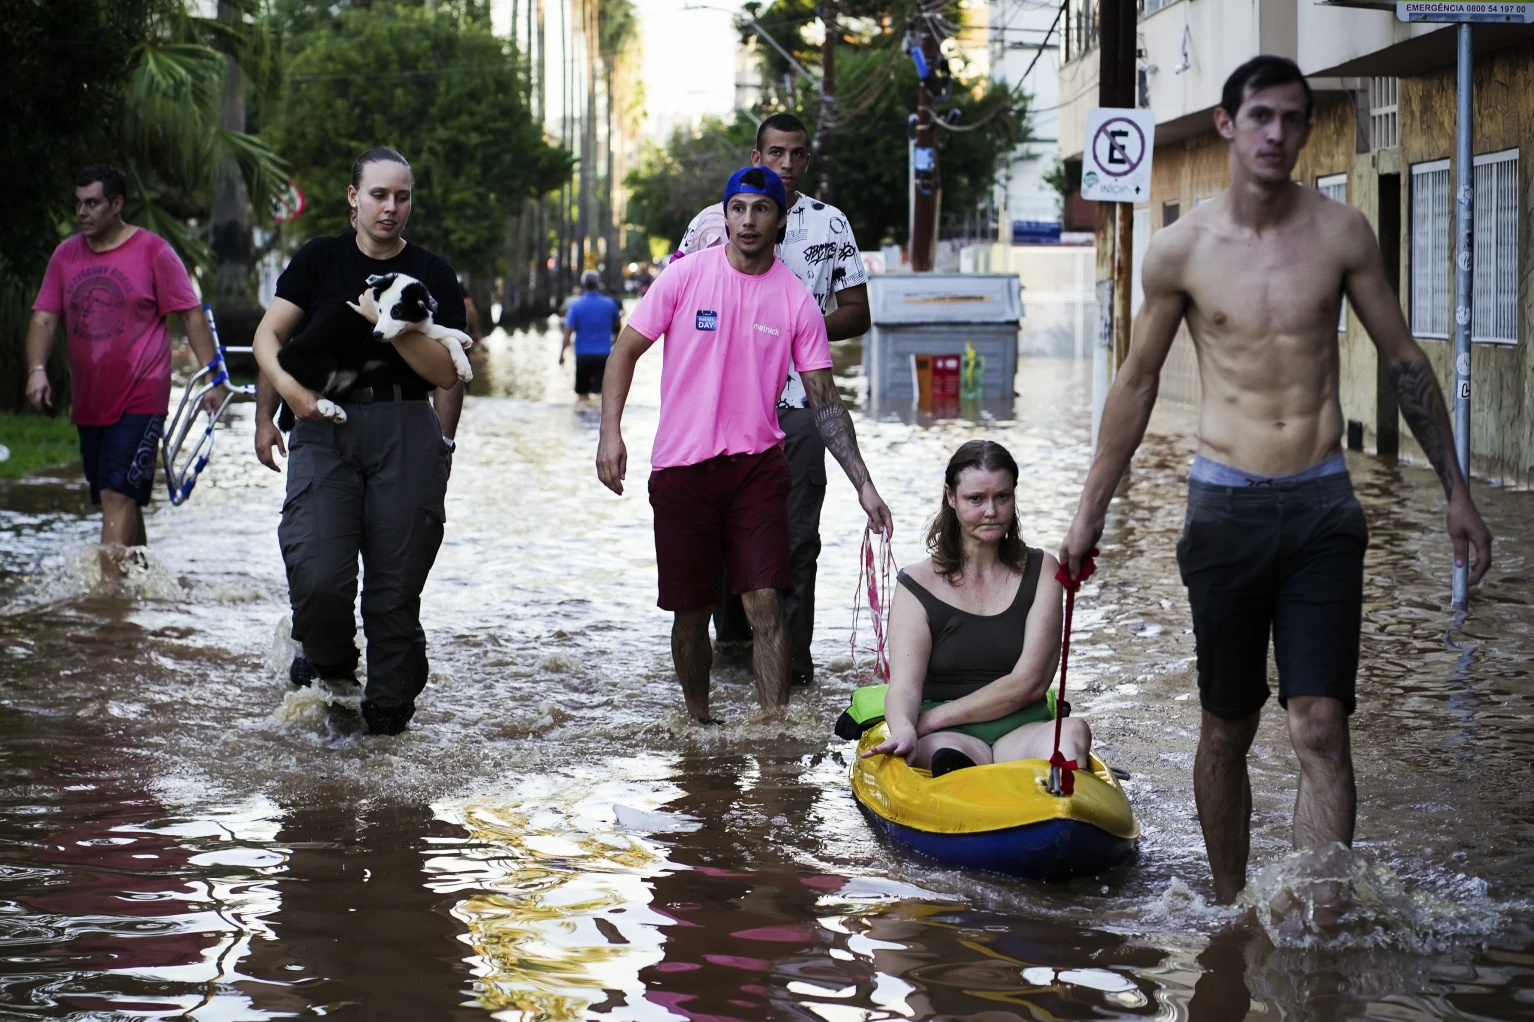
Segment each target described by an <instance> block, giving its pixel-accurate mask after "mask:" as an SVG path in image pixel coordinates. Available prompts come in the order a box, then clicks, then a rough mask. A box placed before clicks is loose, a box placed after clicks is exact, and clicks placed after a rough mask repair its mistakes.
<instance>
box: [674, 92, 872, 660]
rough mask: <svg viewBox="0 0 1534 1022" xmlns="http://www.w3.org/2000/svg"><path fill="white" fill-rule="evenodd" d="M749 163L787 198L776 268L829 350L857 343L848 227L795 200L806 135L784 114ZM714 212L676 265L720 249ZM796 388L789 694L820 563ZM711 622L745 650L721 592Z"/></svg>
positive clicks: (738, 618)
mask: <svg viewBox="0 0 1534 1022" xmlns="http://www.w3.org/2000/svg"><path fill="white" fill-rule="evenodd" d="M751 162H752V163H754V164H757V165H759V166H763V167H768V168H770V169H771V170H773V171H776V172H777V175H778V176H779V177H780V178H782V179H783V184H784V186H785V187H786V188H787V189H788V204H789V210H788V227H787V230H786V233H785V234H784V237H783V243H782V244H781V245H779V246H778V250H777V251H778V258H779V259H781V260H783V262H784V264H785V265H787V266H788V268H789V269H790V270H792V271H793V272H794V274H795V275H796V276H797V277H798V278H799V280H800V281H801V282H802V283H803V284H804V286H805V287H807V288H809V289H810V293H811V294H813V295H814V296H815V301H816V303H817V304H818V305H819V306H820V311H821V314H822V315H824V316H825V318H826V335H827V337H828V339H830V340H832V341H840V340H845V339H847V338H849V337H857V336H859V335H861V334H863V333H864V332H865V331H867V330H868V274H867V272H866V271H865V270H864V269H863V260H862V258H861V257H860V256H859V254H858V243H857V240H856V239H855V238H853V236H852V225H851V224H850V223H849V222H848V220H847V216H846V214H845V213H843V212H842V211H841V210H839V209H837V208H836V207H835V206H832V205H830V204H829V203H825V202H820V201H818V200H816V199H814V198H812V197H811V196H808V195H801V194H800V193H799V191H798V185H799V180H800V178H801V177H803V175H804V172H805V171H806V170H808V169H809V165H810V135H809V132H808V131H807V130H806V129H805V127H804V123H803V122H802V121H800V120H799V118H797V117H795V116H794V115H793V114H774V115H773V116H771V117H769V118H767V119H766V120H765V121H763V122H762V124H761V127H759V128H757V130H756V148H755V149H754V150H752V152H751ZM723 222H724V211H723V208H722V206H719V205H715V206H710V207H708V208H707V209H705V210H703V211H702V212H700V213H699V214H698V215H697V216H695V217H693V220H692V223H690V224H688V225H687V233H686V234H685V235H683V236H682V245H681V249H680V251H681V252H682V253H683V254H684V255H686V254H688V253H692V252H696V251H698V250H700V249H704V248H708V247H710V246H711V245H714V244H723V242H724V238H723V231H722V230H719V229H717V228H718V227H719V225H721V224H722V223H723ZM805 404H806V401H805V394H804V385H803V384H802V383H800V382H799V374H798V372H796V371H795V370H794V369H793V368H792V367H790V369H789V371H788V381H787V385H786V386H785V387H784V388H783V395H782V396H781V397H780V398H779V399H778V425H779V426H780V427H781V428H782V430H783V432H784V434H785V441H784V443H785V447H786V453H787V455H788V467H789V474H790V477H791V480H792V481H791V484H790V485H791V489H790V490H789V494H788V543H789V564H790V566H791V568H792V570H793V576H794V591H793V593H792V594H791V595H790V596H789V597H788V599H787V600H786V601H785V602H784V608H783V609H784V611H785V613H786V615H787V618H788V628H789V642H790V647H791V648H790V660H789V667H790V678H791V680H792V682H793V683H794V684H796V685H805V684H808V683H809V682H810V681H811V680H812V679H813V678H814V676H815V665H814V663H813V661H811V659H810V638H811V636H812V635H813V633H814V630H815V562H816V561H817V560H818V559H819V557H820V506H821V504H822V503H824V501H825V497H826V449H825V445H824V444H822V443H821V441H820V433H819V432H818V431H817V430H816V428H815V422H814V419H813V416H812V413H811V412H810V411H809V409H807V408H806V407H805ZM723 592H724V594H726V595H725V596H724V598H723V599H722V601H721V605H720V607H719V609H718V610H717V611H716V612H715V614H714V630H715V633H716V635H717V637H718V639H719V642H720V643H729V642H745V641H747V640H749V639H750V637H751V630H750V627H749V626H748V625H747V624H746V621H745V614H744V612H743V611H742V610H741V607H740V600H739V599H738V598H734V599H731V598H730V597H729V596H728V595H727V594H728V593H729V587H728V586H725V587H724V589H723Z"/></svg>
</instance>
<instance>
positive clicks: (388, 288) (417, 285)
mask: <svg viewBox="0 0 1534 1022" xmlns="http://www.w3.org/2000/svg"><path fill="white" fill-rule="evenodd" d="M368 286H369V287H371V288H372V289H373V303H374V304H375V305H377V306H378V322H377V323H375V324H374V325H373V340H375V341H392V340H394V338H396V337H398V336H399V335H400V334H402V333H404V332H405V331H406V330H419V329H421V328H422V327H425V326H427V325H429V324H430V323H431V322H432V316H433V315H434V314H435V313H436V311H437V300H436V299H435V298H433V297H432V296H431V292H430V291H428V290H427V289H426V285H425V284H422V283H421V282H420V281H419V280H416V279H415V278H414V277H408V276H406V275H405V274H403V273H389V274H385V275H384V276H381V277H369V278H368Z"/></svg>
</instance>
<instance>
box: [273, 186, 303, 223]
mask: <svg viewBox="0 0 1534 1022" xmlns="http://www.w3.org/2000/svg"><path fill="white" fill-rule="evenodd" d="M303 212H304V193H303V192H301V191H299V189H298V185H296V184H294V183H293V182H292V181H289V182H288V183H287V187H285V188H283V190H282V191H280V192H278V193H277V194H276V196H274V197H273V198H272V219H273V220H275V221H277V222H278V223H279V224H286V223H291V222H292V221H294V220H297V219H298V218H299V217H300V216H302V215H303Z"/></svg>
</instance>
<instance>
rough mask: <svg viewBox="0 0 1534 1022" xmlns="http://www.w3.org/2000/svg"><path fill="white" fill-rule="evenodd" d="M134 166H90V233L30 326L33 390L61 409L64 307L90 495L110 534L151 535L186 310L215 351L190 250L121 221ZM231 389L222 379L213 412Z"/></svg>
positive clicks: (134, 540) (65, 252)
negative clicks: (174, 337) (55, 364)
mask: <svg viewBox="0 0 1534 1022" xmlns="http://www.w3.org/2000/svg"><path fill="white" fill-rule="evenodd" d="M127 183H128V182H127V178H126V177H125V176H124V175H123V173H122V171H120V170H117V169H116V168H114V167H108V166H104V165H100V164H98V165H96V166H93V167H87V168H86V169H85V170H84V171H82V172H81V173H80V176H79V178H77V179H76V181H75V185H76V187H75V221H76V222H77V223H78V224H79V225H80V233H79V234H76V235H74V236H72V237H71V238H69V239H68V240H67V241H65V242H63V243H62V244H61V245H59V247H58V248H56V249H54V251H53V257H52V258H51V259H49V260H48V271H47V273H46V275H44V277H43V286H42V288H41V289H40V290H39V291H38V293H37V301H36V302H34V303H33V304H32V322H31V324H30V326H29V327H28V330H27V365H28V370H27V398H28V399H29V400H30V401H31V402H32V405H33V407H34V408H36V409H37V410H38V411H46V412H48V413H49V414H52V412H53V410H54V409H53V388H52V386H51V385H50V384H49V381H48V366H47V363H48V353H49V352H50V351H51V350H52V349H53V338H54V334H55V333H56V332H57V330H58V325H59V319H60V317H62V318H63V320H64V327H65V334H66V335H67V336H68V338H69V378H70V383H71V385H72V389H73V391H74V404H73V406H72V408H71V409H70V420H71V421H72V422H73V423H74V424H75V426H76V427H77V428H78V429H79V431H80V455H81V457H82V458H83V460H84V462H85V478H86V480H87V481H88V482H89V483H90V488H91V502H92V503H95V504H100V505H101V542H102V544H103V545H104V546H109V547H130V546H143V545H144V544H145V542H146V538H145V535H144V515H143V511H142V510H141V509H142V507H143V505H145V504H147V503H149V492H150V489H151V487H152V485H153V483H154V466H155V455H156V453H157V450H158V442H159V439H160V434H161V432H162V431H163V430H164V428H165V413H166V411H167V409H168V407H169V404H170V335H169V333H168V332H167V331H166V327H165V317H166V316H167V315H168V314H169V313H172V312H174V313H178V314H180V317H181V327H182V329H183V330H185V331H186V336H187V340H188V341H190V342H191V345H192V350H193V351H194V352H196V354H197V357H198V359H199V360H200V361H201V362H202V363H203V364H204V365H206V364H208V363H209V362H212V361H213V357H214V353H215V347H214V342H213V332H212V330H211V329H209V327H208V320H207V317H206V316H204V315H202V302H201V300H200V299H198V297H197V293H196V292H195V291H193V290H192V284H191V281H190V280H189V279H188V278H187V274H186V267H185V266H183V265H182V263H181V259H180V257H178V256H177V255H176V253H175V251H174V250H173V249H172V248H171V247H170V245H168V244H167V243H166V242H165V240H164V239H163V238H161V237H159V236H158V235H155V234H152V233H150V232H149V231H146V230H144V229H143V228H142V227H134V226H133V225H132V224H127V223H124V222H123V219H122V208H123V200H124V198H125V196H126V192H127ZM223 401H224V389H223V388H222V387H215V388H213V389H212V390H211V391H209V393H208V394H207V395H206V396H205V397H204V398H203V404H204V406H205V407H206V408H207V409H208V412H209V414H213V413H215V412H216V411H217V410H218V409H219V407H221V406H222V404H223Z"/></svg>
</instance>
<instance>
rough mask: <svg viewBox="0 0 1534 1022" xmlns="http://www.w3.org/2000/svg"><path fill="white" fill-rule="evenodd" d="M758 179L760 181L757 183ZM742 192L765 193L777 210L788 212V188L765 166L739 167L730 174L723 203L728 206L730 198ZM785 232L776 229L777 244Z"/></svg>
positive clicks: (781, 241) (774, 172)
mask: <svg viewBox="0 0 1534 1022" xmlns="http://www.w3.org/2000/svg"><path fill="white" fill-rule="evenodd" d="M758 181H760V182H761V183H760V184H758V183H757V182H758ZM742 192H745V193H748V194H750V195H765V196H767V198H769V199H771V200H772V201H773V202H776V203H777V204H778V209H779V210H781V211H782V212H784V213H787V212H788V189H786V188H784V187H783V179H782V178H781V177H778V174H777V171H775V170H771V169H769V168H767V167H742V168H740V169H739V170H737V171H736V172H735V173H733V174H731V175H730V180H729V183H727V184H726V185H725V186H724V204H725V205H726V206H728V205H729V204H730V200H731V199H732V198H734V197H735V196H736V195H739V194H740V193H742ZM726 231H728V228H726ZM786 233H787V231H786V229H780V230H779V231H778V244H780V245H781V244H783V237H784V235H785V234H786Z"/></svg>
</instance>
